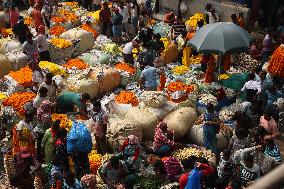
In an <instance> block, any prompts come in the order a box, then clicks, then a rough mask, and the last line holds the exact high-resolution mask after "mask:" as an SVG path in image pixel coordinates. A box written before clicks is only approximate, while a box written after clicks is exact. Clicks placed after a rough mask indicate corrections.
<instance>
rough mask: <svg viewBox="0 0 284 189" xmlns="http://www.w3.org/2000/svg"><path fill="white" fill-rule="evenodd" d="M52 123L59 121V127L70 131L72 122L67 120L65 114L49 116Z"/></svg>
mask: <svg viewBox="0 0 284 189" xmlns="http://www.w3.org/2000/svg"><path fill="white" fill-rule="evenodd" d="M51 119H52V121H60V127H61V128H64V129H66V130H67V131H70V129H71V127H72V121H71V120H70V119H68V117H67V115H66V114H56V113H54V114H52V115H51Z"/></svg>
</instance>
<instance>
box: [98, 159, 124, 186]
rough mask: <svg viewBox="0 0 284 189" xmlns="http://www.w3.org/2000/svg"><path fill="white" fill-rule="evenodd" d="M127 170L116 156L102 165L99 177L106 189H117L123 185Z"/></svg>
mask: <svg viewBox="0 0 284 189" xmlns="http://www.w3.org/2000/svg"><path fill="white" fill-rule="evenodd" d="M127 172H128V169H127V166H126V164H125V162H124V161H122V160H119V158H118V157H117V156H112V157H111V158H110V160H109V161H107V162H106V163H104V164H103V165H102V169H101V176H102V179H103V181H104V183H105V184H106V185H107V188H111V189H113V188H117V187H118V186H121V185H123V180H124V179H125V178H126V175H127Z"/></svg>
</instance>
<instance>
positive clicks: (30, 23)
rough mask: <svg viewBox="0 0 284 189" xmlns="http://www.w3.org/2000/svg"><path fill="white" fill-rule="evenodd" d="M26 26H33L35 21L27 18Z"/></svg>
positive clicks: (25, 20)
mask: <svg viewBox="0 0 284 189" xmlns="http://www.w3.org/2000/svg"><path fill="white" fill-rule="evenodd" d="M24 24H26V25H28V26H32V25H33V24H34V19H33V18H32V17H30V16H27V17H26V18H25V19H24Z"/></svg>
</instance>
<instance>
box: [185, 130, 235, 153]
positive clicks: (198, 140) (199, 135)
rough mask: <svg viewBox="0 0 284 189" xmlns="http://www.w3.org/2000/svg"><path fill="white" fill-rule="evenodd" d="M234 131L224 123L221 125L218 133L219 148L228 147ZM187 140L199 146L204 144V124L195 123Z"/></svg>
mask: <svg viewBox="0 0 284 189" xmlns="http://www.w3.org/2000/svg"><path fill="white" fill-rule="evenodd" d="M232 135H233V133H232V132H231V130H230V129H229V128H228V127H227V126H224V125H221V128H220V132H219V133H218V134H217V144H216V146H217V148H218V149H220V150H222V149H225V148H227V147H228V145H229V142H230V139H231V137H232ZM187 140H188V141H187V142H192V143H194V144H196V145H199V146H204V140H203V127H202V125H193V126H192V127H191V128H190V129H189V131H188V133H187Z"/></svg>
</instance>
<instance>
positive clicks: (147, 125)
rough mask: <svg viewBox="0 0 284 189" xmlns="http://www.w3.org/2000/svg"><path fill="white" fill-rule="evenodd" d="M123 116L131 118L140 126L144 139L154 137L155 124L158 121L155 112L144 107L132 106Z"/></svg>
mask: <svg viewBox="0 0 284 189" xmlns="http://www.w3.org/2000/svg"><path fill="white" fill-rule="evenodd" d="M125 118H126V119H128V120H132V121H133V122H135V123H137V124H138V125H139V126H140V127H141V128H142V131H143V137H144V138H145V139H149V140H152V139H153V138H154V134H155V129H156V126H157V125H158V123H159V121H160V120H159V117H158V116H157V115H156V114H154V113H153V112H151V111H149V110H147V109H145V108H138V107H133V108H131V109H129V110H128V111H127V113H126V115H125Z"/></svg>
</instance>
